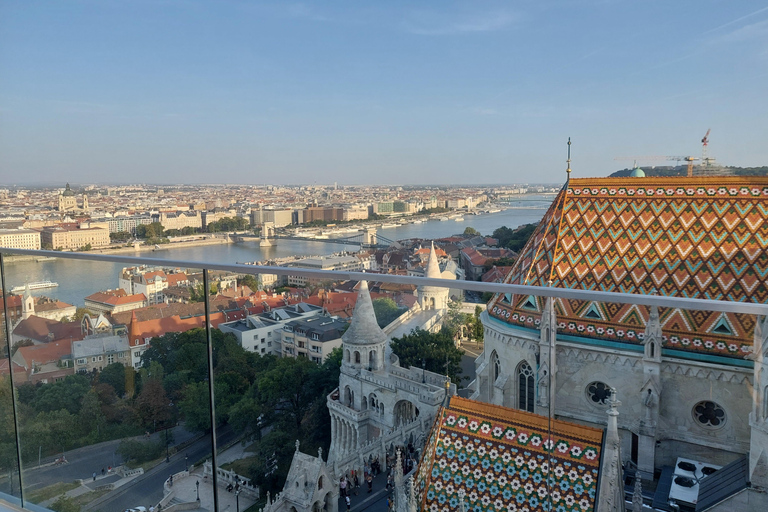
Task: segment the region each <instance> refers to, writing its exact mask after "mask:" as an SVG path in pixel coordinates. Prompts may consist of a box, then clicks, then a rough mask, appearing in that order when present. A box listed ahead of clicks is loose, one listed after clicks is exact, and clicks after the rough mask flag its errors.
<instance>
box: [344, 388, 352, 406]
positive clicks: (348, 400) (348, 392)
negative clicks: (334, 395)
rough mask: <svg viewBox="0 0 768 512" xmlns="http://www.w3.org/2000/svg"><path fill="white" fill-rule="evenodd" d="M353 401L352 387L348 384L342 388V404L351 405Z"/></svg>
mask: <svg viewBox="0 0 768 512" xmlns="http://www.w3.org/2000/svg"><path fill="white" fill-rule="evenodd" d="M352 403H353V395H352V389H350V387H349V386H346V387H345V388H344V405H346V406H347V407H352Z"/></svg>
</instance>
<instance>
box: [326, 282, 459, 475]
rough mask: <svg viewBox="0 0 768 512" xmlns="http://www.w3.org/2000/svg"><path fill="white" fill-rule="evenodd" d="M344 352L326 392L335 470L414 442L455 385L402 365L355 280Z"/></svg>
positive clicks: (357, 465) (358, 465) (365, 292)
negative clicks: (356, 291)
mask: <svg viewBox="0 0 768 512" xmlns="http://www.w3.org/2000/svg"><path fill="white" fill-rule="evenodd" d="M342 350H343V351H344V356H343V359H342V364H341V375H340V377H339V387H338V389H337V390H335V391H334V392H332V393H331V394H330V395H328V399H327V403H328V410H329V412H330V415H331V448H330V453H329V456H328V461H329V463H332V464H333V465H334V467H335V468H336V470H337V471H341V472H343V471H347V470H351V469H360V468H361V467H362V465H363V463H364V461H368V460H371V459H374V458H379V460H380V461H382V460H383V459H384V457H385V455H386V453H387V452H391V453H390V454H391V455H394V452H392V449H393V447H396V446H404V445H407V444H408V443H409V442H412V443H414V445H417V444H418V442H419V440H421V439H422V436H423V435H424V434H425V432H426V431H427V430H428V429H429V427H430V426H431V424H432V420H433V419H434V416H435V414H436V413H437V409H438V407H439V406H440V403H441V402H442V400H443V398H444V397H445V395H446V384H449V388H448V392H449V393H451V392H455V386H454V385H451V384H450V381H449V380H448V378H447V377H445V376H443V375H438V374H436V373H432V372H427V371H424V370H423V369H421V368H417V367H411V368H402V367H401V366H400V363H399V360H398V358H397V356H396V355H395V354H393V353H392V350H391V348H390V346H389V338H388V337H387V335H386V334H385V333H384V331H382V329H381V328H380V327H379V325H378V323H377V322H376V315H375V314H374V310H373V303H372V302H371V295H370V293H369V291H368V284H367V283H366V282H365V281H361V283H360V290H359V294H358V297H357V303H356V305H355V311H354V314H353V316H352V323H351V325H350V326H349V329H347V331H346V332H345V333H344V335H343V336H342Z"/></svg>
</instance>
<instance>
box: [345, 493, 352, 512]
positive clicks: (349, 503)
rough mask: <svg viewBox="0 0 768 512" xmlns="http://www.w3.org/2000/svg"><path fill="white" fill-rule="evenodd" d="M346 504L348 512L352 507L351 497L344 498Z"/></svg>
mask: <svg viewBox="0 0 768 512" xmlns="http://www.w3.org/2000/svg"><path fill="white" fill-rule="evenodd" d="M344 502H345V503H346V504H347V512H349V509H350V508H351V507H352V502H351V501H350V500H349V496H344Z"/></svg>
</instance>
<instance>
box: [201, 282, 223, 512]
mask: <svg viewBox="0 0 768 512" xmlns="http://www.w3.org/2000/svg"><path fill="white" fill-rule="evenodd" d="M209 289H210V285H209V284H208V269H207V268H204V269H203V297H205V299H204V300H203V303H204V304H205V339H206V342H207V345H208V395H209V400H208V406H209V408H210V411H211V464H212V465H213V468H212V469H213V471H212V474H211V478H212V479H213V480H212V482H213V509H214V510H219V487H218V483H219V477H218V472H217V471H216V470H217V469H218V467H219V466H218V464H216V405H215V404H214V400H215V395H214V392H213V338H212V337H211V304H210V296H209V295H208V290H209Z"/></svg>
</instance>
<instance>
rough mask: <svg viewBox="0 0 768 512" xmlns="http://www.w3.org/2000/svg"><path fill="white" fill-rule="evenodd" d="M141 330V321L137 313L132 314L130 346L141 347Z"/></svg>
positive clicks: (129, 327) (129, 336)
mask: <svg viewBox="0 0 768 512" xmlns="http://www.w3.org/2000/svg"><path fill="white" fill-rule="evenodd" d="M140 340H141V330H139V320H138V319H137V318H136V312H135V311H133V312H131V323H129V324H128V344H129V345H130V346H132V347H135V346H136V345H140V344H141V343H139V341H140Z"/></svg>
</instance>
